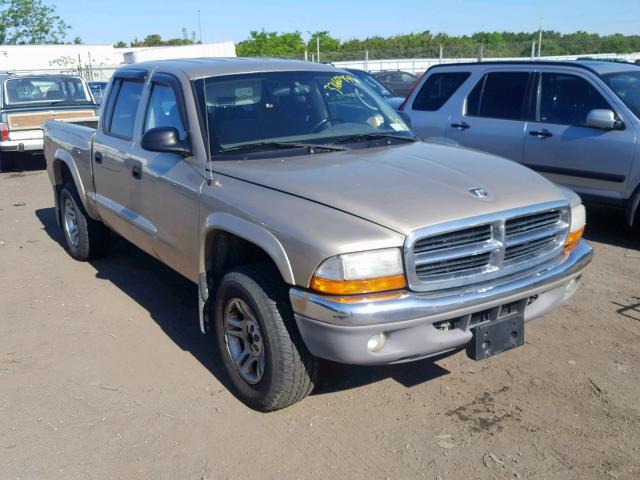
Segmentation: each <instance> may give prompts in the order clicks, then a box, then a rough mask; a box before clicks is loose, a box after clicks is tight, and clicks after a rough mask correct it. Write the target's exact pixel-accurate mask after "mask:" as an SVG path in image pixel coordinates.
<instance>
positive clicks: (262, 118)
mask: <svg viewBox="0 0 640 480" xmlns="http://www.w3.org/2000/svg"><path fill="white" fill-rule="evenodd" d="M44 148H45V155H46V159H47V167H48V172H49V176H50V179H51V183H52V185H53V191H54V198H55V204H56V211H57V218H58V220H59V223H60V225H61V226H62V228H63V230H64V234H65V238H66V243H67V248H68V251H69V253H70V254H71V256H73V257H74V258H76V259H79V260H89V259H92V258H94V257H97V256H100V255H104V254H106V253H107V249H108V242H109V231H110V230H113V231H115V232H117V233H119V234H120V235H122V236H123V237H125V238H127V239H128V240H130V241H131V242H133V243H134V244H135V245H137V246H138V247H140V248H141V249H143V250H145V251H146V252H148V253H149V254H151V255H153V256H154V257H156V258H158V259H159V260H160V261H162V262H164V263H166V264H167V265H169V266H170V267H172V268H173V269H175V270H176V271H177V272H179V273H181V274H182V275H184V276H185V277H187V278H189V279H191V280H192V281H193V282H195V283H197V284H198V286H199V301H200V326H201V328H202V331H203V333H206V332H209V331H210V332H212V333H214V335H213V337H214V338H215V341H216V342H217V344H218V349H219V351H220V353H221V356H222V361H223V362H224V365H225V367H226V369H227V371H228V373H229V376H230V378H231V381H232V385H233V387H234V391H235V394H236V395H237V396H238V397H239V398H240V399H242V400H243V401H244V402H246V403H247V404H248V405H250V406H252V407H253V408H256V409H259V410H274V409H278V408H282V407H286V406H288V405H291V404H292V403H294V402H296V401H299V400H301V399H302V398H304V397H305V396H306V395H308V394H309V393H310V392H311V391H312V389H313V387H314V382H315V381H316V378H317V374H318V366H319V359H329V360H333V361H336V362H343V363H349V364H389V363H396V362H408V361H412V360H417V359H421V358H425V357H429V356H433V355H436V354H441V353H445V352H449V351H455V350H458V349H463V348H466V349H467V352H468V354H469V355H470V356H471V357H472V358H475V359H481V358H484V357H487V356H489V355H493V354H495V353H499V352H502V351H504V350H506V349H509V348H513V347H516V346H519V345H522V344H523V342H524V328H525V327H524V325H525V322H526V321H528V320H531V319H534V318H536V317H539V316H541V315H543V314H545V313H547V312H549V311H551V310H553V309H555V308H557V307H558V306H560V305H561V304H562V303H563V302H565V301H566V300H567V299H568V298H569V297H570V296H571V295H572V294H573V292H574V291H575V290H576V287H577V285H578V282H579V279H580V276H581V274H582V271H583V269H584V268H585V266H586V265H587V264H588V263H589V261H590V259H591V256H592V250H591V248H590V247H589V245H588V244H587V243H586V242H585V241H584V240H582V239H581V236H582V232H583V230H584V226H585V211H584V208H583V206H582V205H581V203H580V199H579V198H578V197H577V196H576V195H575V194H573V193H571V192H570V191H568V190H565V189H561V188H559V187H557V186H556V185H554V184H552V183H551V182H549V181H547V180H545V179H544V178H543V177H541V176H539V175H538V174H536V173H534V172H532V171H531V170H528V169H526V168H524V167H522V166H520V165H518V164H516V163H513V162H510V161H507V160H503V159H500V158H497V157H494V156H491V155H488V154H483V153H479V152H475V151H472V150H467V149H463V148H455V147H450V146H444V145H437V144H429V143H425V142H422V141H419V140H418V139H417V138H415V137H414V135H413V134H412V133H411V131H410V130H409V128H408V127H407V126H406V124H405V123H404V121H403V120H402V118H401V117H400V116H399V114H398V113H397V112H394V111H393V110H392V109H391V108H390V107H389V106H388V105H386V103H385V101H384V100H383V99H382V98H380V97H379V96H377V94H375V93H374V92H373V91H372V90H371V89H370V88H369V87H367V86H366V85H365V84H364V83H362V82H361V81H360V80H358V79H357V78H356V77H354V76H352V75H351V74H349V73H348V72H346V71H344V70H339V69H336V68H333V67H330V66H325V65H320V64H316V63H307V62H296V61H283V60H268V59H261V60H257V59H241V58H238V59H219V60H216V59H194V60H175V61H161V62H151V63H141V64H137V65H131V66H127V67H123V68H121V69H120V70H118V71H117V72H116V73H115V75H114V77H113V79H112V80H111V82H110V85H109V87H108V91H107V94H106V97H105V100H104V102H103V108H102V117H101V119H100V123H99V126H98V128H97V129H91V128H89V127H86V126H81V125H74V124H68V123H67V124H65V123H60V122H56V121H51V122H48V123H46V125H45V140H44ZM212 350H213V349H212Z"/></svg>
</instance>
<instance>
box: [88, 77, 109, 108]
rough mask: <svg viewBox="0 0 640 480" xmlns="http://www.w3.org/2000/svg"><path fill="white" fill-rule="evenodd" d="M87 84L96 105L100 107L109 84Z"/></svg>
mask: <svg viewBox="0 0 640 480" xmlns="http://www.w3.org/2000/svg"><path fill="white" fill-rule="evenodd" d="M87 84H88V85H89V90H91V94H92V95H93V98H94V99H95V101H96V103H97V104H98V105H100V104H101V103H102V97H103V96H104V93H105V90H106V89H107V85H109V82H88V83H87Z"/></svg>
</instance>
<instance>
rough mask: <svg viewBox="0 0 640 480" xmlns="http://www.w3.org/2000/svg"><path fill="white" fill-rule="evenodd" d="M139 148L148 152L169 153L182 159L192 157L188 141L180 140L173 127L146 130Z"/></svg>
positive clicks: (176, 130)
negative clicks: (180, 156) (175, 154)
mask: <svg viewBox="0 0 640 480" xmlns="http://www.w3.org/2000/svg"><path fill="white" fill-rule="evenodd" d="M140 146H141V147H142V148H144V149H145V150H149V151H150V152H171V153H177V154H179V155H182V156H183V157H190V156H191V155H193V153H192V152H191V144H190V142H189V139H188V138H187V139H185V140H180V134H179V133H178V129H177V128H175V127H158V128H152V129H151V130H148V131H147V132H146V133H145V134H144V135H143V136H142V141H141V142H140Z"/></svg>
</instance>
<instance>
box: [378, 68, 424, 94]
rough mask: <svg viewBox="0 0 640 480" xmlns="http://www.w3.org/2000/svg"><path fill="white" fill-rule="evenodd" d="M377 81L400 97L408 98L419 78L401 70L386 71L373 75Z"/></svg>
mask: <svg viewBox="0 0 640 480" xmlns="http://www.w3.org/2000/svg"><path fill="white" fill-rule="evenodd" d="M371 74H372V75H373V76H374V77H375V79H376V80H378V81H379V82H380V83H382V84H383V85H384V86H385V87H387V88H388V89H389V90H391V91H392V92H393V93H394V94H395V95H396V96H398V97H406V96H407V93H409V91H410V90H411V87H413V85H414V84H415V83H416V81H417V80H418V77H416V76H415V75H413V74H412V73H408V72H402V71H400V70H397V71H396V70H385V71H382V72H372V73H371Z"/></svg>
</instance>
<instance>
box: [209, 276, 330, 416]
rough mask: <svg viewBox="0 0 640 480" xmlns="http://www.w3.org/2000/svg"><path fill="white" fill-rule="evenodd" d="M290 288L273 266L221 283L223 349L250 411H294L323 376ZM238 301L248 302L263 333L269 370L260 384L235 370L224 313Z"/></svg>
mask: <svg viewBox="0 0 640 480" xmlns="http://www.w3.org/2000/svg"><path fill="white" fill-rule="evenodd" d="M287 291H288V289H287V288H286V285H285V284H284V282H283V281H282V280H281V279H280V275H279V274H278V273H277V272H275V271H274V269H273V268H272V267H271V266H270V265H268V264H255V265H249V266H243V267H239V268H237V269H234V270H232V271H230V272H229V273H227V274H226V275H225V276H224V277H223V278H222V281H221V282H220V284H219V286H218V289H217V292H216V297H215V302H214V308H213V315H214V318H213V322H214V325H215V334H216V335H215V336H216V339H217V343H218V349H219V351H220V355H221V356H222V360H223V363H224V365H225V368H226V370H227V372H228V374H229V377H230V380H231V383H232V387H233V390H234V393H235V395H236V396H237V397H238V398H239V399H240V400H241V401H242V402H244V403H245V404H246V405H247V406H249V407H251V408H254V409H256V410H259V411H263V412H268V411H273V410H278V409H281V408H285V407H288V406H290V405H292V404H294V403H296V402H299V401H300V400H302V399H303V398H305V397H306V396H307V395H309V394H310V393H311V392H312V391H313V388H314V387H315V382H316V379H317V377H318V360H317V359H316V358H315V357H313V355H311V354H310V353H309V352H308V350H307V349H306V347H305V346H304V343H303V341H302V338H301V337H300V333H299V332H298V328H297V326H296V325H295V320H294V318H293V311H292V310H291V305H290V303H289V299H288V295H287ZM234 299H240V300H242V301H244V302H245V303H246V304H247V305H248V306H249V307H250V308H251V309H252V311H253V312H252V313H254V314H255V315H254V317H255V320H257V323H258V324H259V327H260V330H261V332H260V333H261V335H262V339H261V343H260V344H261V348H264V355H265V359H264V368H263V374H262V377H261V378H260V379H259V381H257V383H254V384H251V383H249V382H248V381H246V380H245V379H244V378H243V377H242V376H241V374H240V373H239V371H238V368H237V367H236V366H235V364H234V361H233V359H232V355H231V353H230V348H229V347H228V346H227V336H226V335H225V332H224V323H225V322H224V313H225V309H226V308H227V307H228V305H229V304H230V302H231V301H232V300H234Z"/></svg>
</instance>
